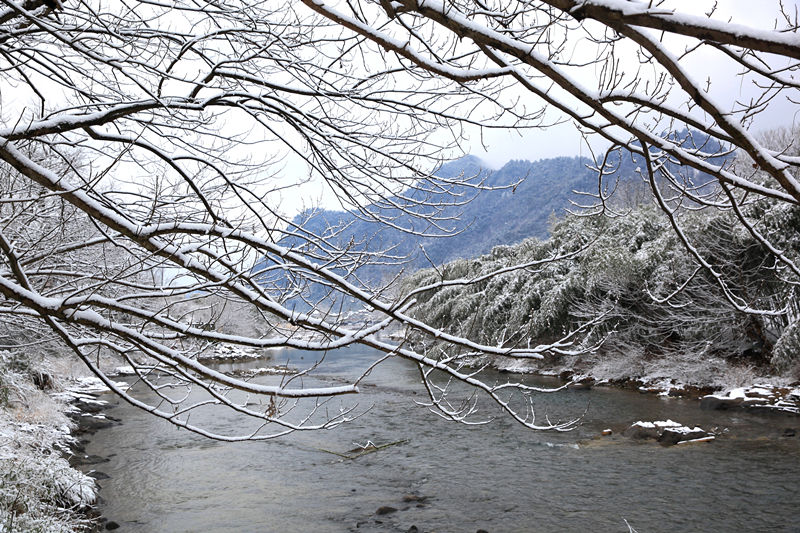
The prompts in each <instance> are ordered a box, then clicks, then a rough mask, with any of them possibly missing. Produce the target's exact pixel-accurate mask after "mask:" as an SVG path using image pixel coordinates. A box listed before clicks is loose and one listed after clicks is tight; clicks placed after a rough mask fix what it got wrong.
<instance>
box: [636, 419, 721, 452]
mask: <svg viewBox="0 0 800 533" xmlns="http://www.w3.org/2000/svg"><path fill="white" fill-rule="evenodd" d="M623 435H625V436H626V437H630V438H632V439H636V440H648V439H649V440H656V441H658V442H659V443H661V444H663V445H664V446H672V445H674V444H679V443H682V442H688V441H696V440H698V439H707V438H709V437H710V435H709V433H708V432H707V431H705V430H703V429H702V428H699V427H694V428H690V427H687V426H684V425H681V424H679V423H678V422H674V421H672V420H657V421H655V422H642V421H639V422H635V423H634V424H633V425H631V427H629V428H628V429H626V430H625V432H624V433H623ZM711 438H713V437H711Z"/></svg>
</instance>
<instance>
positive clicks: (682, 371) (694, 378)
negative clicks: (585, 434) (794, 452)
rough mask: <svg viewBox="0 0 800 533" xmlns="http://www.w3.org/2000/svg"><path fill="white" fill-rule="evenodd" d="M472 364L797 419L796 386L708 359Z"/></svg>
mask: <svg viewBox="0 0 800 533" xmlns="http://www.w3.org/2000/svg"><path fill="white" fill-rule="evenodd" d="M474 364H475V365H488V366H490V367H491V368H494V369H496V370H499V371H501V372H509V373H517V374H534V375H540V376H552V377H558V378H559V379H561V380H563V381H564V382H566V384H567V387H570V388H576V389H580V388H591V387H597V386H607V387H618V388H623V389H634V390H638V391H639V392H641V393H647V394H656V395H659V396H665V397H676V398H687V399H692V400H699V401H701V405H702V406H703V408H704V409H719V410H731V409H748V410H753V411H759V410H760V411H763V412H771V413H783V414H787V415H800V380H798V379H795V378H793V377H791V376H777V375H772V374H770V373H769V372H768V370H767V369H759V368H755V367H752V366H741V365H736V364H733V363H731V362H730V361H727V360H725V359H722V358H718V357H713V356H708V357H705V358H703V357H696V356H695V357H692V356H691V355H688V354H687V356H686V357H684V358H682V359H675V358H669V359H658V358H651V359H646V358H637V357H636V356H635V355H630V354H628V355H620V354H608V353H602V354H585V355H581V356H567V357H560V358H558V359H545V360H542V361H539V360H525V359H513V358H506V357H485V358H480V359H477V360H476V361H475V362H474Z"/></svg>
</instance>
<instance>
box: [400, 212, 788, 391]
mask: <svg viewBox="0 0 800 533" xmlns="http://www.w3.org/2000/svg"><path fill="white" fill-rule="evenodd" d="M794 211H797V210H794ZM681 218H682V223H683V224H684V225H686V226H687V227H689V228H691V236H692V240H693V241H692V242H694V243H695V244H696V246H697V247H698V248H701V249H702V250H703V251H704V253H706V254H707V255H708V256H710V257H713V258H714V261H715V263H714V264H715V268H719V269H724V270H725V271H727V272H728V273H730V274H731V276H730V279H731V280H732V281H731V283H730V284H729V287H730V290H732V291H733V292H734V293H735V294H740V295H746V296H747V298H748V301H750V302H754V303H755V304H757V305H761V306H763V307H768V308H770V309H775V310H780V311H779V312H777V313H776V314H775V315H756V314H748V313H743V312H740V311H738V310H737V309H735V308H733V307H732V306H730V305H729V304H728V302H727V301H726V299H725V298H724V296H723V295H722V294H721V289H720V287H719V286H718V285H717V284H716V283H715V280H713V279H711V278H710V276H709V275H708V274H707V273H705V272H703V271H702V270H699V269H698V267H697V265H696V263H695V262H694V260H693V257H691V256H690V254H689V253H688V252H687V251H686V249H685V248H684V246H683V244H682V243H681V242H679V240H678V239H677V238H676V236H675V234H674V233H673V232H672V231H671V228H670V227H669V222H668V220H667V219H666V217H664V216H662V215H661V214H660V212H659V211H658V209H656V208H655V207H654V206H646V205H642V206H638V207H637V208H635V209H633V210H631V211H630V212H629V213H628V214H627V215H626V216H624V217H619V218H608V217H604V216H600V215H598V216H591V217H587V216H568V217H567V218H565V219H563V220H560V221H558V222H556V223H555V225H554V226H553V227H552V237H551V238H550V239H549V240H547V241H544V242H542V241H538V240H529V241H525V242H523V243H521V244H520V245H517V246H514V247H507V246H506V247H498V248H496V249H495V250H493V252H492V254H489V255H486V256H483V257H480V258H477V259H475V260H472V261H458V262H455V263H451V264H449V265H446V266H445V267H444V268H442V269H441V270H440V271H435V270H425V271H422V272H419V273H417V274H415V275H413V276H410V277H409V278H408V280H407V281H406V290H412V289H413V288H415V287H420V286H425V285H428V284H431V283H433V282H434V281H436V280H439V279H444V280H447V279H449V278H450V277H453V276H459V277H467V278H469V277H476V276H478V275H481V274H483V273H486V272H490V271H493V270H496V269H499V268H502V267H504V266H506V265H508V264H513V263H524V262H526V261H530V260H531V259H534V258H539V257H542V255H543V254H545V253H547V251H549V250H554V249H562V250H563V249H565V248H572V249H575V247H577V246H581V245H584V244H590V246H589V247H588V248H587V249H586V250H585V251H583V252H582V253H581V254H579V255H578V256H576V257H575V258H573V259H571V260H569V261H562V262H559V263H556V264H551V265H548V266H547V267H545V268H542V269H538V270H536V271H517V272H511V273H507V274H503V275H501V276H497V277H494V278H492V279H491V280H489V281H486V282H481V283H477V284H474V285H469V286H466V287H464V286H458V287H447V288H444V289H441V290H438V291H435V292H434V291H432V292H430V293H428V294H425V295H420V296H419V297H418V300H419V302H420V303H419V306H418V307H417V308H416V309H415V313H416V315H415V316H417V317H419V318H421V319H423V320H429V321H431V322H432V323H434V324H436V325H437V326H439V327H443V328H446V329H447V330H448V331H451V332H453V333H456V334H461V335H466V336H471V337H473V338H478V339H480V340H481V341H482V342H485V343H487V344H503V345H513V346H520V345H529V344H537V343H543V342H551V341H552V340H554V339H557V338H559V337H560V336H563V335H564V334H565V333H566V332H568V331H571V330H573V329H576V328H578V327H580V325H581V324H584V323H586V322H587V321H591V320H595V321H596V322H595V323H594V325H593V328H592V329H591V331H590V332H589V334H587V335H586V336H585V337H584V338H583V341H582V342H583V344H584V346H586V347H589V346H592V345H593V344H595V343H602V351H603V353H606V354H609V355H608V357H609V358H610V360H611V361H614V360H617V359H620V358H622V359H623V360H624V361H625V362H624V363H622V364H620V365H618V368H617V369H616V370H615V371H612V372H610V374H612V375H613V376H611V377H616V378H620V377H626V376H625V374H628V375H627V377H636V373H637V370H636V369H637V364H636V362H637V360H649V361H652V360H654V359H663V360H665V361H666V365H669V361H672V362H673V363H675V362H678V361H682V362H683V363H682V364H679V365H677V366H678V367H681V366H684V367H685V366H687V365H688V366H691V360H692V359H694V360H696V361H697V364H700V363H702V361H703V359H704V358H706V359H708V361H706V363H707V364H709V365H713V364H714V362H713V361H714V358H713V357H712V356H716V357H720V358H723V359H738V360H742V361H743V362H746V364H754V365H760V364H763V363H765V362H766V361H768V360H769V354H770V351H771V350H772V348H773V345H774V344H775V342H776V340H777V339H778V338H779V337H780V338H781V339H785V340H781V341H780V342H779V343H778V345H777V346H776V348H775V355H774V357H785V356H783V355H781V354H784V353H787V352H789V353H792V354H795V353H797V352H796V351H787V349H786V348H784V346H786V345H788V344H789V343H790V342H794V343H797V339H796V338H795V337H792V331H794V330H793V329H792V328H788V329H787V325H788V320H789V319H788V318H787V315H789V314H790V309H791V308H792V306H793V305H795V304H794V295H795V288H794V286H793V285H792V284H790V283H787V282H786V281H785V280H784V278H783V275H784V274H785V272H784V271H783V270H781V269H778V268H773V269H768V268H763V265H764V264H769V263H770V262H773V263H774V258H770V253H769V251H768V250H765V249H764V248H763V246H762V245H761V244H760V243H759V242H757V241H756V240H755V239H753V238H752V237H751V236H750V235H749V234H748V233H747V232H745V231H743V230H742V229H741V228H740V227H739V226H738V225H737V224H736V223H735V221H734V219H733V217H732V216H730V215H729V214H728V213H724V212H719V211H715V210H710V209H704V210H694V211H691V210H686V211H684V212H682V213H681ZM787 229H789V228H784V231H785V232H786V233H790V232H789V231H786V230H787ZM786 250H787V253H789V252H791V253H792V254H794V255H795V256H796V255H797V252H798V251H800V249H798V248H794V249H792V250H789V249H788V248H787V249H786ZM734 274H735V275H734ZM784 331H785V333H784ZM782 334H783V337H781V335H782ZM790 339H793V340H790ZM792 346H793V347H796V346H797V344H794V345H792ZM697 364H695V365H694V367H693V368H694V369H695V370H699V367H698V366H697ZM623 367H624V368H623ZM649 367H650V368H651V369H652V368H653V365H652V364H650V365H649ZM781 369H783V367H782V368H781ZM663 370H664V371H665V374H666V375H669V371H668V369H667V368H664V369H663ZM705 370H706V371H710V372H711V373H714V370H713V368H706V369H705ZM718 370H719V369H718ZM642 371H643V369H642V368H639V370H638V372H642ZM672 371H673V372H675V369H674V368H673V369H672ZM678 373H680V372H678ZM614 374H615V375H614ZM676 377H678V378H680V377H683V378H690V376H676ZM687 381H691V379H687Z"/></svg>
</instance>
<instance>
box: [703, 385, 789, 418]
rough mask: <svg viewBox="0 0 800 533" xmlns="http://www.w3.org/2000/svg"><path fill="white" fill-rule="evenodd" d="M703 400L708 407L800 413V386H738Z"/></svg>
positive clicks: (704, 397) (705, 397)
mask: <svg viewBox="0 0 800 533" xmlns="http://www.w3.org/2000/svg"><path fill="white" fill-rule="evenodd" d="M701 402H702V404H701V405H703V406H704V407H706V408H708V409H733V408H744V409H763V410H767V411H780V412H785V413H790V414H800V387H795V388H789V387H781V386H778V385H772V384H757V385H753V386H751V387H736V388H732V389H728V390H726V391H723V392H721V393H719V394H708V395H706V396H703V398H702V399H701Z"/></svg>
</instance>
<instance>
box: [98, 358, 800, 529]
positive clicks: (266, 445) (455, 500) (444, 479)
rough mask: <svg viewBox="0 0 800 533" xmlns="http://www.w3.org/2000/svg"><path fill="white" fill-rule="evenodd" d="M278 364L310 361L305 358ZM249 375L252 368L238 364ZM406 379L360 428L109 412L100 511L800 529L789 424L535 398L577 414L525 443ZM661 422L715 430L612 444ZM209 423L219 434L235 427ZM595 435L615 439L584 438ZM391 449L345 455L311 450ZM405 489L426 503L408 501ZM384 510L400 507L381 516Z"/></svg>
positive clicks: (341, 368)
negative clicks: (238, 432)
mask: <svg viewBox="0 0 800 533" xmlns="http://www.w3.org/2000/svg"><path fill="white" fill-rule="evenodd" d="M276 357H277V361H276V362H281V361H285V360H286V359H287V358H288V359H292V360H295V361H298V362H299V358H300V357H303V358H304V361H303V362H306V361H307V358H308V357H311V355H310V354H303V353H302V352H280V353H279V354H278V355H277V356H276ZM369 359H370V354H369V353H367V352H363V351H361V352H359V351H357V350H351V351H349V352H346V353H344V354H338V355H336V356H335V357H333V356H331V357H329V360H327V361H326V366H325V367H324V372H327V373H328V374H330V375H337V374H342V375H344V374H347V373H348V372H350V371H352V369H353V368H354V367H359V365H363V364H364V363H365V362H366V361H368V360H369ZM248 365H249V366H263V365H264V363H263V362H259V363H248V364H243V365H238V366H245V367H246V366H248ZM226 368H227V367H226ZM498 377H500V378H501V379H503V376H502V375H498ZM265 379H266V378H265ZM418 381H419V376H418V374H417V372H416V370H415V368H414V367H413V366H411V365H409V364H407V363H405V362H403V361H399V360H398V361H395V360H390V361H387V362H386V363H385V364H384V365H382V366H380V367H379V368H378V369H376V370H375V371H374V372H373V373H372V374H371V376H370V380H369V383H370V384H369V385H368V386H366V387H364V390H365V391H366V392H365V394H364V395H362V396H360V397H359V398H358V401H359V402H360V407H362V408H365V407H367V406H368V405H372V404H374V407H373V408H372V410H371V411H370V412H368V413H367V414H365V415H364V416H363V417H362V418H360V419H358V420H356V421H354V422H352V423H350V424H348V425H345V426H342V427H339V428H337V429H335V430H332V431H324V432H312V433H295V434H293V435H290V436H288V437H284V438H282V439H280V440H274V441H267V442H260V443H237V444H225V443H217V442H214V441H210V440H206V439H203V438H201V437H198V436H195V435H193V434H190V433H188V432H186V431H180V430H177V429H174V428H173V427H171V426H169V425H168V424H167V423H165V422H163V421H160V420H156V419H155V418H153V417H151V416H149V415H147V414H145V413H142V412H140V411H138V410H136V409H134V408H132V407H129V406H127V405H120V406H119V407H117V408H116V409H114V410H113V414H114V416H116V417H119V418H122V419H123V420H124V422H123V424H122V425H120V426H116V427H113V428H110V429H107V430H102V431H100V432H98V433H97V434H95V435H94V436H93V437H92V442H91V443H90V445H89V446H88V447H87V452H88V453H90V454H97V455H102V456H109V455H111V457H110V461H109V462H107V463H103V464H100V465H97V467H96V468H97V469H98V470H101V471H103V472H105V473H107V474H109V475H110V476H111V479H107V480H104V481H101V482H100V484H101V485H102V490H101V496H102V498H103V499H104V500H105V503H104V505H103V506H102V509H101V510H102V512H103V513H104V515H105V516H106V517H107V518H108V519H109V520H114V521H116V522H118V523H119V524H121V525H122V528H121V529H120V530H119V531H123V532H127V531H136V532H146V531H147V532H149V531H153V532H180V531H203V532H212V531H220V532H221V531H298V532H305V531H323V532H324V531H331V532H336V531H407V530H408V529H409V528H410V527H411V526H412V525H414V526H416V527H417V528H419V531H439V532H460V531H466V532H475V531H477V530H478V529H485V530H487V531H490V532H506V531H620V532H627V531H628V526H627V525H626V524H625V521H626V520H627V522H628V523H630V525H631V526H632V527H633V528H635V529H636V530H637V531H638V532H639V533H644V532H654V531H658V532H663V531H669V532H676V531H699V532H712V531H719V532H730V531H739V532H744V531H764V532H767V531H769V532H782V531H793V532H800V437H782V436H781V434H782V433H783V430H784V429H785V428H795V429H800V419H798V418H790V417H776V416H767V417H765V416H756V415H753V414H748V413H725V412H706V411H701V410H700V409H699V407H698V402H696V401H694V402H692V401H683V400H677V399H662V398H659V397H656V396H652V395H641V394H638V393H636V392H630V391H622V390H615V389H606V388H597V389H593V390H591V391H563V392H560V393H557V394H554V395H547V396H546V397H544V398H542V399H540V400H537V412H538V413H539V414H540V416H541V415H543V414H544V413H545V412H546V413H548V415H549V416H551V418H555V417H561V418H568V417H570V416H580V415H582V414H583V413H584V412H585V415H584V416H583V420H582V423H581V425H580V427H578V428H577V429H576V430H575V431H572V432H569V433H551V432H532V431H529V430H525V429H523V428H521V427H519V426H517V425H514V424H512V423H511V422H510V421H509V420H508V419H507V418H498V419H496V420H494V421H493V422H492V423H491V424H488V425H485V426H472V427H467V426H463V425H457V424H454V423H451V422H446V421H444V420H441V419H440V418H439V417H437V416H436V415H434V414H432V413H430V412H429V411H428V410H427V409H425V408H423V407H419V406H416V405H415V404H414V402H413V400H414V399H415V398H421V395H422V394H423V391H422V389H421V385H419V384H418ZM540 381H541V380H540ZM485 407H486V411H485V412H487V413H488V414H491V413H492V412H493V411H492V409H491V408H490V407H489V405H488V404H486V405H485ZM667 418H670V419H672V420H676V421H678V422H681V423H683V424H686V425H690V424H696V425H700V426H702V427H703V428H705V429H711V428H714V427H717V428H718V429H719V430H720V431H723V430H725V434H724V436H722V437H720V438H718V439H717V440H716V441H714V442H712V443H709V444H696V445H683V446H676V447H671V448H665V447H662V446H660V445H658V444H655V443H652V442H648V443H636V442H632V441H630V440H628V439H625V438H623V437H621V436H618V435H619V433H620V432H621V431H622V430H623V429H624V428H625V427H627V426H628V425H630V424H631V423H632V422H635V421H637V420H663V419H667ZM194 421H195V422H199V420H194ZM209 423H211V424H212V425H214V426H215V427H217V428H219V429H224V428H225V427H227V426H230V425H231V424H233V421H231V420H226V419H225V418H224V417H222V418H219V417H217V418H215V419H214V420H213V421H209ZM604 428H611V429H613V430H614V431H615V435H614V436H612V437H603V438H595V437H596V436H597V434H598V433H599V432H600V431H601V430H602V429H604ZM798 433H800V431H798ZM402 440H407V442H406V443H404V444H398V445H395V446H391V447H388V448H385V449H383V450H380V451H378V452H375V453H371V454H368V455H364V456H362V457H359V458H358V459H355V460H347V459H342V458H340V457H338V456H336V455H333V454H330V453H326V452H325V451H322V450H333V451H340V452H344V451H346V450H349V449H352V448H353V447H354V443H358V444H364V443H366V442H367V441H372V442H373V443H375V444H377V445H380V444H385V443H391V442H396V441H402ZM408 494H413V495H417V496H419V497H424V498H427V499H425V500H424V503H421V504H420V503H417V502H404V501H403V497H404V495H408ZM381 506H391V507H395V508H397V509H398V511H397V512H394V513H391V514H387V515H377V514H376V510H377V509H378V508H379V507H381Z"/></svg>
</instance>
